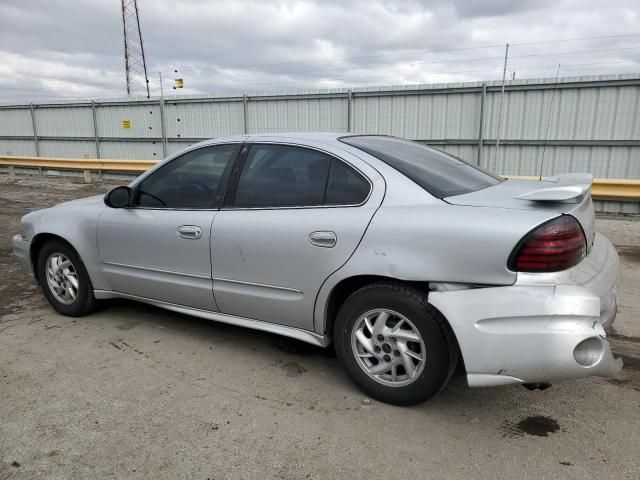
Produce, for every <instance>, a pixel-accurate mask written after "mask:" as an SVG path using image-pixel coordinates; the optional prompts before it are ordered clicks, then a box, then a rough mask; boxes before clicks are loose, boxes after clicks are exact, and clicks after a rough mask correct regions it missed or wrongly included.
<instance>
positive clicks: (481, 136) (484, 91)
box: [476, 83, 487, 166]
mask: <svg viewBox="0 0 640 480" xmlns="http://www.w3.org/2000/svg"><path fill="white" fill-rule="evenodd" d="M486 98H487V84H486V83H483V84H482V95H481V97H480V121H479V122H478V124H479V127H478V159H477V161H476V164H477V165H478V166H480V162H482V144H483V143H484V132H483V128H484V102H485V100H486Z"/></svg>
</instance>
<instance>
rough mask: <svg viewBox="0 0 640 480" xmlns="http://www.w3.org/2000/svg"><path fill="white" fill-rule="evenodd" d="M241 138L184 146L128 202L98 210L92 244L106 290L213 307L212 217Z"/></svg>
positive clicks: (137, 188)
mask: <svg viewBox="0 0 640 480" xmlns="http://www.w3.org/2000/svg"><path fill="white" fill-rule="evenodd" d="M240 146H241V144H223V145H214V146H207V147H202V148H199V149H196V150H192V151H190V152H187V153H185V154H184V155H182V156H180V157H177V158H176V159H174V160H171V161H170V162H168V163H167V164H165V165H163V166H162V167H160V168H159V169H157V170H156V171H154V172H152V173H151V174H150V175H148V176H147V177H145V178H143V180H142V181H141V182H140V183H138V185H137V186H136V187H135V190H134V200H133V205H132V206H131V207H130V208H119V209H114V208H108V209H106V210H105V211H104V213H103V214H102V216H101V217H100V220H99V224H98V250H99V254H100V259H101V262H102V270H103V272H104V274H105V276H106V278H107V280H108V282H109V284H110V286H111V288H112V290H114V291H117V292H121V293H125V294H129V295H135V296H138V297H144V298H150V299H154V300H160V301H163V302H169V303H174V304H178V305H185V306H189V307H195V308H201V309H205V310H212V311H218V307H217V305H216V302H215V300H214V297H213V284H212V279H211V252H210V239H211V225H212V223H213V219H214V217H215V215H216V212H217V210H218V208H219V206H220V203H221V200H222V197H223V194H224V187H225V185H226V181H227V179H228V176H229V173H230V170H231V168H232V166H233V165H232V164H233V161H234V160H235V158H236V156H237V153H238V151H239V150H240Z"/></svg>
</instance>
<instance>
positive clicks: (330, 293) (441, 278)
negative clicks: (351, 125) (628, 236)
mask: <svg viewBox="0 0 640 480" xmlns="http://www.w3.org/2000/svg"><path fill="white" fill-rule="evenodd" d="M591 181H592V179H591V177H590V176H589V175H586V174H568V175H559V176H557V177H549V178H545V179H542V180H541V181H525V180H504V179H503V178H500V177H497V176H494V175H492V174H490V173H488V172H485V171H483V170H481V169H480V168H478V167H476V166H473V165H469V164H467V163H465V162H463V161H462V160H460V159H458V158H455V157H452V156H450V155H447V154H445V153H442V152H439V151H437V150H434V149H431V148H428V147H426V146H423V145H420V144H418V143H414V142H409V141H405V140H402V139H398V138H394V137H386V136H371V135H342V136H341V135H337V134H324V133H322V134H273V135H244V136H236V137H229V138H221V139H215V140H211V141H206V142H202V143H199V144H196V145H192V146H191V147H189V148H188V149H186V150H184V151H182V152H180V153H178V154H176V155H174V156H172V157H171V158H168V159H167V160H165V161H163V162H161V163H159V164H158V165H157V166H155V167H154V168H153V169H151V170H149V171H147V172H145V173H144V174H143V175H141V176H140V177H139V178H137V179H136V180H134V181H133V182H132V183H131V184H130V185H128V186H122V187H118V188H115V189H113V190H111V191H110V192H109V193H107V195H106V196H104V197H102V196H99V197H92V198H86V199H81V200H75V201H72V202H67V203H63V204H61V205H57V206H55V207H53V208H48V209H44V210H38V211H35V212H31V213H29V214H27V215H25V216H24V218H23V219H22V229H21V232H20V233H19V234H18V235H16V236H15V237H14V239H13V248H14V254H15V256H16V258H17V259H18V260H19V261H20V263H21V264H22V265H23V267H24V268H25V269H26V270H28V271H31V272H33V273H34V274H35V278H36V280H37V281H38V283H39V284H40V286H41V287H42V290H43V292H44V295H45V297H46V298H47V300H48V301H49V303H50V304H51V306H52V307H53V308H54V309H55V310H57V311H58V312H60V313H61V314H63V315H71V316H80V315H86V314H88V313H90V312H91V311H92V310H93V309H94V307H95V305H96V301H98V300H103V299H110V298H116V297H120V298H130V299H134V300H139V301H141V302H146V303H149V304H152V305H156V306H159V307H162V308H166V309H168V310H173V311H176V312H182V313H186V314H190V315H195V316H198V317H202V318H206V319H210V320H215V321H220V322H226V323H231V324H234V325H241V326H244V327H248V328H254V329H258V330H264V331H268V332H273V333H276V334H280V335H285V336H289V337H293V338H296V339H299V340H302V341H306V342H309V343H312V344H315V345H320V346H328V345H329V344H331V343H332V341H333V345H334V348H335V350H336V352H337V356H338V359H339V360H340V363H341V364H342V366H343V367H344V369H345V370H346V372H347V373H348V375H349V376H350V377H351V378H352V379H353V381H354V382H355V383H356V384H357V385H358V386H359V387H360V388H362V389H363V390H364V391H365V392H367V393H368V394H369V395H371V396H372V397H374V398H377V399H380V400H382V401H385V402H389V403H393V404H398V405H411V404H415V403H418V402H422V401H424V400H426V399H428V398H430V397H431V396H433V395H434V394H436V393H437V392H438V391H440V390H441V389H442V388H443V387H444V386H445V385H446V383H447V381H448V380H449V378H450V377H451V375H452V373H453V372H454V370H455V369H456V366H458V365H459V366H460V368H461V369H463V370H464V372H465V374H466V378H467V381H468V383H469V385H470V386H473V387H478V386H491V385H505V384H524V385H525V386H528V387H529V388H535V387H540V388H544V387H545V386H546V385H547V384H548V382H551V381H554V380H560V379H568V378H577V377H586V376H590V375H599V376H612V375H615V374H616V373H617V372H619V371H620V369H621V367H622V363H621V361H620V360H617V359H614V358H613V356H612V354H611V350H610V348H609V344H608V342H607V341H606V340H605V337H606V334H605V328H606V327H607V326H609V325H611V323H612V322H613V320H614V318H615V314H616V308H617V306H616V295H617V288H618V277H619V265H618V257H617V254H616V251H615V250H614V248H613V246H612V245H611V243H610V242H609V240H608V239H607V238H606V237H604V236H602V235H600V234H598V233H596V232H595V230H594V224H595V221H594V212H593V206H592V202H591Z"/></svg>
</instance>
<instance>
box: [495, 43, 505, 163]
mask: <svg viewBox="0 0 640 480" xmlns="http://www.w3.org/2000/svg"><path fill="white" fill-rule="evenodd" d="M508 58H509V44H508V43H507V45H506V47H505V49H504V68H503V69H502V90H501V93H500V112H499V113H498V134H497V136H496V156H495V159H494V160H493V170H495V169H496V163H497V162H498V150H499V149H500V136H501V134H502V110H503V107H504V82H505V79H506V76H507V59H508Z"/></svg>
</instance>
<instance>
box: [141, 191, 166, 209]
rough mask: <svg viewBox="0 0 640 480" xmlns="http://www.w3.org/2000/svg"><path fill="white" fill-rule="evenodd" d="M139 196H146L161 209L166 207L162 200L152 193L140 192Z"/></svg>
mask: <svg viewBox="0 0 640 480" xmlns="http://www.w3.org/2000/svg"><path fill="white" fill-rule="evenodd" d="M139 195H146V196H147V197H151V198H153V199H154V200H155V201H157V202H158V203H159V204H160V205H162V206H163V207H166V206H167V203H166V202H165V201H164V200H162V199H161V198H160V197H156V196H155V195H154V194H153V193H149V192H145V191H143V190H140V193H139Z"/></svg>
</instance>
